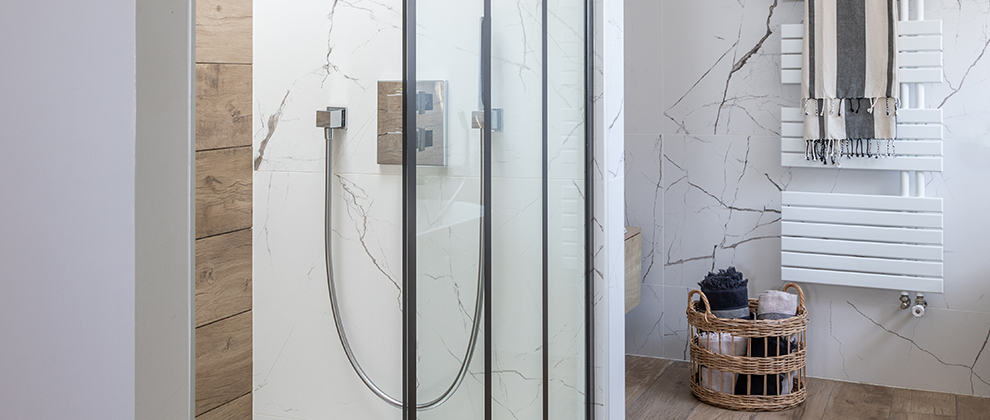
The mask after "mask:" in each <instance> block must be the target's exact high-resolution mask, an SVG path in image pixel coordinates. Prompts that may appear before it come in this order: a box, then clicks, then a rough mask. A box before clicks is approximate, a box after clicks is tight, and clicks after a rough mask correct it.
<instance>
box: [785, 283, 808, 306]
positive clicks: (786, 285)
mask: <svg viewBox="0 0 990 420" xmlns="http://www.w3.org/2000/svg"><path fill="white" fill-rule="evenodd" d="M788 288H793V289H794V290H797V294H798V299H800V304H799V305H798V306H800V307H802V308H803V307H804V290H801V286H798V285H797V284H796V283H787V284H785V285H784V287H781V288H780V290H782V291H787V289H788Z"/></svg>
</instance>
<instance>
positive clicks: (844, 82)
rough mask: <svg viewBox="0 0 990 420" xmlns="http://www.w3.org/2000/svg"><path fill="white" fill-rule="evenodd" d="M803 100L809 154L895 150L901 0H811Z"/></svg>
mask: <svg viewBox="0 0 990 420" xmlns="http://www.w3.org/2000/svg"><path fill="white" fill-rule="evenodd" d="M805 13H806V15H805V25H804V57H803V59H804V65H803V67H802V69H803V70H802V81H801V91H802V96H803V98H802V100H803V101H802V102H803V107H804V139H805V142H806V146H805V155H806V157H807V158H808V159H809V160H816V161H821V162H822V163H823V164H826V165H827V164H833V165H838V164H839V158H840V157H890V156H893V154H894V147H893V141H892V140H893V139H894V137H895V135H896V130H897V121H896V114H897V108H898V106H899V105H900V103H899V99H898V90H899V87H898V85H897V2H896V0H806V1H805Z"/></svg>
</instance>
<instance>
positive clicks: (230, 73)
mask: <svg viewBox="0 0 990 420" xmlns="http://www.w3.org/2000/svg"><path fill="white" fill-rule="evenodd" d="M251 80H252V79H251V65H244V64H197V65H196V150H208V149H221V148H227V147H238V146H247V147H250V146H251Z"/></svg>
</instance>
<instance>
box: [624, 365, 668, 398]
mask: <svg viewBox="0 0 990 420" xmlns="http://www.w3.org/2000/svg"><path fill="white" fill-rule="evenodd" d="M670 363H671V360H668V359H658V358H655V357H646V356H634V355H626V409H629V406H631V405H632V404H633V403H634V402H635V401H636V400H637V399H638V398H639V397H640V396H641V395H643V393H644V392H646V389H647V388H649V387H650V385H653V382H655V381H656V380H657V378H658V377H660V374H661V373H663V371H664V369H666V368H667V366H670Z"/></svg>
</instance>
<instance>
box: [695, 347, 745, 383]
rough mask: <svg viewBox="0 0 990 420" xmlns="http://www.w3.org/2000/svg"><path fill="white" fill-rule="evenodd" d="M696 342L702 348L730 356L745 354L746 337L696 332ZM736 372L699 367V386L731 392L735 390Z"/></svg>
mask: <svg viewBox="0 0 990 420" xmlns="http://www.w3.org/2000/svg"><path fill="white" fill-rule="evenodd" d="M698 344H699V345H701V347H702V348H704V349H706V350H708V351H711V352H713V353H718V354H725V355H730V356H745V355H746V338H744V337H734V336H732V334H729V333H707V332H703V333H701V334H698ZM735 385H736V374H735V373H732V372H722V371H718V370H709V369H708V368H707V367H705V366H702V367H701V386H702V388H706V389H710V390H712V391H715V392H722V393H725V394H732V393H733V392H734V390H735Z"/></svg>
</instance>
